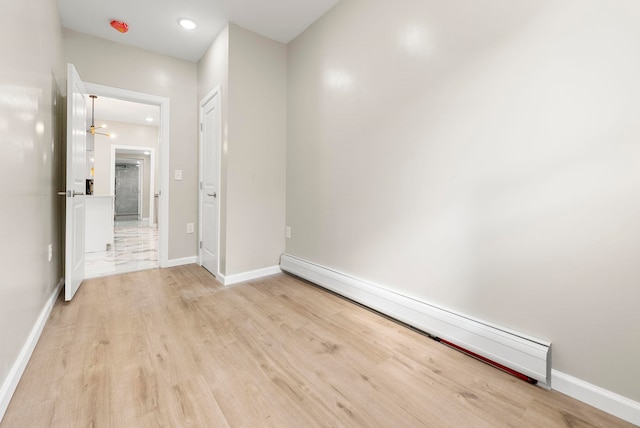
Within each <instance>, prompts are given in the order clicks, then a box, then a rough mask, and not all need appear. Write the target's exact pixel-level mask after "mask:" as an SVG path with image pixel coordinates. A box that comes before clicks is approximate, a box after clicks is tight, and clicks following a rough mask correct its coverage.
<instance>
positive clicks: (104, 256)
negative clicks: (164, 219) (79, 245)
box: [85, 221, 158, 278]
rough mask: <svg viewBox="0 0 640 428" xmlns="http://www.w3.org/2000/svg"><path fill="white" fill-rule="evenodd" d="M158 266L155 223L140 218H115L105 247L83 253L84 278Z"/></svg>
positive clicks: (156, 228)
mask: <svg viewBox="0 0 640 428" xmlns="http://www.w3.org/2000/svg"><path fill="white" fill-rule="evenodd" d="M157 267H158V227H157V225H153V226H148V225H145V224H144V223H143V222H142V221H116V222H115V227H114V242H113V245H112V246H111V249H110V250H108V251H98V252H94V253H87V254H86V255H85V278H97V277H101V276H107V275H115V274H118V273H124V272H134V271H138V270H145V269H154V268H157Z"/></svg>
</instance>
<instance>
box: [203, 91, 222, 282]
mask: <svg viewBox="0 0 640 428" xmlns="http://www.w3.org/2000/svg"><path fill="white" fill-rule="evenodd" d="M221 96H222V89H221V86H220V85H217V86H215V87H214V88H213V90H212V91H211V92H209V93H208V94H207V95H205V96H204V97H203V98H202V99H201V100H200V104H199V106H198V108H199V110H198V123H199V124H200V125H199V126H200V132H199V133H198V243H200V242H202V230H203V229H202V210H203V208H204V204H203V203H202V198H203V197H204V190H203V188H202V183H203V181H204V176H203V169H204V165H203V163H204V156H203V155H202V154H203V149H204V129H203V126H202V120H203V110H204V106H205V105H206V104H207V103H208V102H209V101H210V100H211V99H213V98H214V97H218V108H217V110H218V113H217V114H218V136H217V137H218V138H217V139H216V143H217V144H216V147H215V148H214V150H215V151H216V152H217V154H218V156H217V159H218V176H217V177H216V180H217V183H216V188H217V189H218V212H217V213H216V223H217V224H216V225H215V227H216V230H217V233H216V239H217V241H218V242H216V252H217V263H216V271H215V273H214V275H215V277H216V278H218V279H219V280H220V281H221V282H223V283H224V276H223V275H222V273H221V272H220V212H221V207H222V190H221V189H220V177H221V174H222V103H221V102H220V99H221ZM198 264H199V265H200V266H202V246H201V245H198Z"/></svg>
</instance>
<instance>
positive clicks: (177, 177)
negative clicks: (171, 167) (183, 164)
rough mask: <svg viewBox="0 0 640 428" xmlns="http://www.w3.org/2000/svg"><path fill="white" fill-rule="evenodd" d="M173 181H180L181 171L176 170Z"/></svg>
mask: <svg viewBox="0 0 640 428" xmlns="http://www.w3.org/2000/svg"><path fill="white" fill-rule="evenodd" d="M175 179H176V180H182V170H181V169H176V174H175Z"/></svg>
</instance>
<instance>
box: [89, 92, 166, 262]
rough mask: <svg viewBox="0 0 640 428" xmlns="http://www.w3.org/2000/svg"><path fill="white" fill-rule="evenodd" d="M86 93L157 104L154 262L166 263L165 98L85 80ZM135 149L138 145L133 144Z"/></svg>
mask: <svg viewBox="0 0 640 428" xmlns="http://www.w3.org/2000/svg"><path fill="white" fill-rule="evenodd" d="M85 87H86V89H87V93H90V94H94V95H98V96H103V97H109V98H117V99H120V100H124V101H133V102H137V103H142V104H150V105H155V106H158V107H160V129H159V132H158V152H159V153H158V155H159V162H158V194H159V197H158V207H157V209H158V241H159V242H158V263H159V265H160V267H168V266H169V154H170V151H169V146H170V139H169V118H170V114H171V113H170V109H169V98H167V97H161V96H158V95H151V94H145V93H143V92H136V91H130V90H128V89H120V88H114V87H112V86H105V85H100V84H97V83H88V82H85ZM136 149H138V147H136Z"/></svg>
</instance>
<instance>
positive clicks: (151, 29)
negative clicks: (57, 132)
mask: <svg viewBox="0 0 640 428" xmlns="http://www.w3.org/2000/svg"><path fill="white" fill-rule="evenodd" d="M338 1H339V0H179V1H177V0H134V1H131V0H109V1H88V0H58V9H59V11H60V16H61V19H62V25H63V26H64V27H66V28H69V29H72V30H75V31H79V32H81V33H86V34H90V35H93V36H97V37H101V38H104V39H108V40H112V41H115V42H119V43H124V44H126V45H131V46H137V47H140V48H143V49H147V50H150V51H154V52H157V53H160V54H164V55H170V56H174V57H177V58H182V59H186V60H189V61H198V60H199V59H200V58H201V57H202V55H203V54H204V52H205V51H206V49H207V48H208V47H209V46H210V45H211V42H212V41H213V39H214V38H215V36H216V35H217V34H218V33H219V32H220V31H221V30H222V29H223V28H224V27H225V25H226V24H227V22H233V23H234V24H237V25H239V26H241V27H243V28H246V29H248V30H251V31H254V32H256V33H259V34H261V35H263V36H265V37H268V38H270V39H273V40H277V41H279V42H283V43H288V42H290V41H291V40H293V39H294V38H295V37H296V36H297V35H299V34H300V33H301V32H303V31H304V30H305V29H306V28H307V27H308V26H309V25H311V24H312V23H313V22H314V21H316V20H317V19H318V18H320V17H321V16H322V15H323V14H324V13H325V12H327V11H328V10H329V9H331V8H332V7H333V6H334V5H335V4H337V3H338ZM179 18H190V19H192V20H194V21H195V22H196V23H197V24H198V27H197V28H196V29H195V30H192V31H187V30H184V29H183V28H181V27H180V26H179V25H178V19H179ZM113 19H117V20H120V21H125V22H127V23H128V24H129V31H128V32H127V33H125V34H121V33H119V32H117V31H116V30H114V29H113V28H111V27H110V25H109V22H111V20H113Z"/></svg>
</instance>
